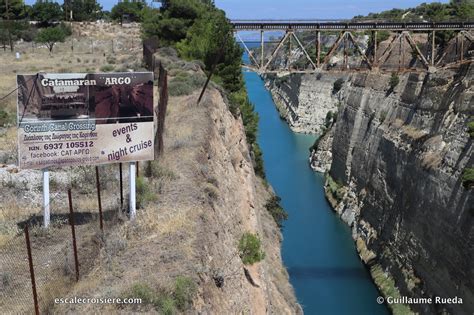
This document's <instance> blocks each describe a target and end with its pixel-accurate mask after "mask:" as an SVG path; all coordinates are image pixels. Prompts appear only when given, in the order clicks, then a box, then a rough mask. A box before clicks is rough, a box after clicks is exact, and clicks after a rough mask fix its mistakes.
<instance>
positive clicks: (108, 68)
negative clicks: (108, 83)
mask: <svg viewBox="0 0 474 315" xmlns="http://www.w3.org/2000/svg"><path fill="white" fill-rule="evenodd" d="M114 69H115V67H114V66H112V65H103V66H102V67H100V71H102V72H111V71H114Z"/></svg>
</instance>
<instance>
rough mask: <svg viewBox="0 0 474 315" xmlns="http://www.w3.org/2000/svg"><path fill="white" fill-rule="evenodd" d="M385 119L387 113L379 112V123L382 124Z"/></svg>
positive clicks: (384, 111)
mask: <svg viewBox="0 0 474 315" xmlns="http://www.w3.org/2000/svg"><path fill="white" fill-rule="evenodd" d="M386 118H387V111H386V110H383V111H381V112H380V122H381V123H383V122H384V121H385V119H386Z"/></svg>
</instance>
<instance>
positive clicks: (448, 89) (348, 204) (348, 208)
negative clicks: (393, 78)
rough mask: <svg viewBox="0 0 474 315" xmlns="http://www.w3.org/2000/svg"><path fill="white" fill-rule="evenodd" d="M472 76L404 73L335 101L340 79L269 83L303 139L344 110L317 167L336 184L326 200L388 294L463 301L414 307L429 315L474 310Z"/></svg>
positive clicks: (361, 85)
mask: <svg viewBox="0 0 474 315" xmlns="http://www.w3.org/2000/svg"><path fill="white" fill-rule="evenodd" d="M473 74H474V69H473V66H470V65H466V66H464V67H463V68H461V69H459V70H456V71H454V70H453V71H439V72H437V73H432V74H404V75H400V77H399V79H400V82H399V84H398V85H397V86H395V87H394V88H390V83H389V82H390V74H383V73H377V72H372V73H370V74H362V73H359V74H354V75H351V76H349V77H345V78H344V80H345V83H344V85H343V87H342V89H341V90H340V91H339V92H337V93H336V94H333V93H332V89H333V83H334V81H335V80H336V79H337V77H334V76H333V77H332V78H328V77H327V76H326V79H323V78H324V76H323V77H320V78H319V80H318V78H317V75H305V76H296V77H295V78H293V77H291V78H287V79H285V80H281V79H280V80H271V81H270V82H268V83H267V86H268V87H269V88H270V90H271V92H272V94H273V98H274V100H275V101H276V103H277V106H278V107H279V108H280V112H281V113H282V116H283V117H285V118H286V119H287V121H288V122H289V124H290V126H292V129H293V130H295V131H305V132H319V131H321V130H324V128H322V127H321V126H323V125H324V120H323V119H324V117H325V115H326V112H327V111H328V110H333V109H334V108H335V107H334V106H336V108H337V104H339V108H338V115H337V121H336V123H335V124H334V125H333V126H332V127H331V128H330V129H329V130H327V131H325V132H324V135H323V136H322V137H321V139H320V140H319V143H318V144H317V149H316V150H313V152H312V154H311V157H310V164H311V166H312V168H313V169H315V170H316V171H319V172H329V174H330V175H331V176H332V178H333V180H331V182H332V184H331V185H330V183H329V180H328V182H327V186H326V192H327V196H328V199H329V201H330V202H331V203H332V205H333V207H334V209H335V211H337V212H338V214H339V215H340V216H341V218H342V220H344V221H345V222H346V223H347V224H348V225H350V226H351V227H352V234H353V238H354V240H355V241H356V244H357V248H358V250H359V254H360V256H361V259H363V260H364V261H365V262H366V263H367V264H368V265H369V266H372V267H374V268H372V271H374V270H381V272H378V271H377V272H372V273H373V276H374V278H375V281H376V282H377V284H379V286H380V287H382V285H381V283H382V282H384V281H385V280H387V279H388V280H387V281H385V282H386V283H389V282H391V281H392V280H393V281H394V288H395V289H396V290H398V291H399V292H400V294H402V295H406V296H411V297H436V296H439V297H456V296H457V297H460V298H461V299H462V302H463V303H462V304H451V305H448V304H431V305H416V306H412V309H413V310H414V311H416V312H419V313H422V314H433V313H439V312H443V311H447V312H448V313H451V314H471V313H473V311H474V302H473V301H474V265H473V264H472V261H473V257H474V252H473V244H474V228H473V216H474V196H473V195H474V194H473V192H472V189H470V190H469V189H467V188H465V187H464V186H463V185H462V180H461V177H462V173H463V171H464V169H465V168H466V167H472V166H473V163H474V161H473V157H472V151H473V146H472V139H470V137H469V134H468V132H467V130H468V128H467V122H468V119H469V117H470V116H472V115H473V114H474V100H473V98H472V96H473V88H472V78H473ZM328 104H329V105H328ZM282 109H283V110H282ZM285 110H286V111H285ZM316 112H318V113H317V114H316ZM323 112H324V113H323ZM323 116H324V117H323ZM375 267H376V268H375ZM381 278H383V279H381Z"/></svg>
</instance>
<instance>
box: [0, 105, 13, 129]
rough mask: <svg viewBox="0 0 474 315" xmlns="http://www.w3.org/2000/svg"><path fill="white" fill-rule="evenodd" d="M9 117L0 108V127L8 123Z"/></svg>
mask: <svg viewBox="0 0 474 315" xmlns="http://www.w3.org/2000/svg"><path fill="white" fill-rule="evenodd" d="M10 121H11V118H10V115H9V114H8V113H7V112H6V111H5V110H3V109H1V108H0V126H5V125H6V124H8V123H10Z"/></svg>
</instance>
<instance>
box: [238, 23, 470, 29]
mask: <svg viewBox="0 0 474 315" xmlns="http://www.w3.org/2000/svg"><path fill="white" fill-rule="evenodd" d="M231 23H232V25H233V27H234V29H235V30H287V29H299V30H394V31H395V30H465V29H473V28H474V22H472V21H471V22H414V23H399V22H382V23H377V22H375V23H374V22H344V23H343V22H315V21H307V22H304V21H231Z"/></svg>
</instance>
